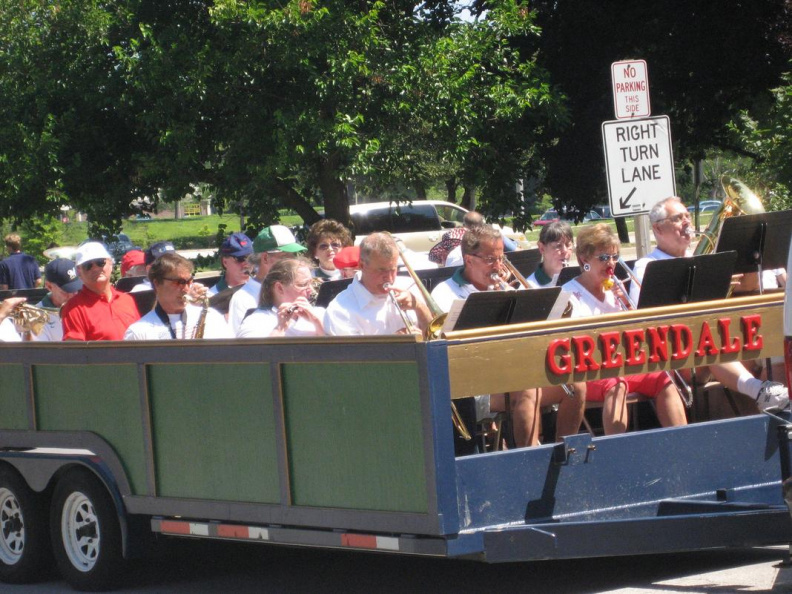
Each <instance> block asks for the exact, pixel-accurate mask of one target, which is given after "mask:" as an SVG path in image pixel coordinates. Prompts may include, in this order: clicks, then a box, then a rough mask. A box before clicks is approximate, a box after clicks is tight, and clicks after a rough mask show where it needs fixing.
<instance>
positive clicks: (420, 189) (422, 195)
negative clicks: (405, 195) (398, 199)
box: [414, 181, 426, 200]
mask: <svg viewBox="0 0 792 594" xmlns="http://www.w3.org/2000/svg"><path fill="white" fill-rule="evenodd" d="M414 186H415V199H416V200H426V184H425V183H423V182H422V181H417V182H415V184H414Z"/></svg>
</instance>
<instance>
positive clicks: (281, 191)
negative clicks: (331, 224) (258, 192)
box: [274, 179, 322, 225]
mask: <svg viewBox="0 0 792 594" xmlns="http://www.w3.org/2000/svg"><path fill="white" fill-rule="evenodd" d="M274 185H275V191H276V192H277V193H278V196H280V197H281V199H282V200H283V205H284V206H287V207H288V208H291V209H292V210H294V211H296V212H297V214H298V215H300V216H301V217H302V220H303V222H305V224H306V225H313V224H314V223H315V222H316V221H319V220H321V218H322V217H320V216H319V213H317V212H316V210H314V207H313V206H311V203H310V202H308V201H307V200H306V199H305V198H303V197H302V196H301V195H300V194H299V193H298V192H297V191H296V190H295V189H294V188H293V187H292V186H291V184H289V183H287V182H286V181H284V180H282V179H276V180H275V183H274Z"/></svg>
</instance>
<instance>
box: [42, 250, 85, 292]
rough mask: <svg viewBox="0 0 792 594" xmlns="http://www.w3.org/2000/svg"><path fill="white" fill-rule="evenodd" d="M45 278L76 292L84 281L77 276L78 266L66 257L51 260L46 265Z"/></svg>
mask: <svg viewBox="0 0 792 594" xmlns="http://www.w3.org/2000/svg"><path fill="white" fill-rule="evenodd" d="M44 278H46V279H47V281H49V282H51V283H55V284H56V285H58V287H60V288H61V289H63V290H64V291H66V292H67V293H76V292H77V291H79V290H80V289H82V281H81V280H80V277H79V276H77V266H76V265H75V264H74V262H73V261H72V260H68V259H66V258H56V259H54V260H50V261H49V262H48V263H47V265H46V266H45V267H44Z"/></svg>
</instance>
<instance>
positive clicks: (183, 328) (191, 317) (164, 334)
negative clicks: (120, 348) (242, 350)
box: [124, 304, 234, 340]
mask: <svg viewBox="0 0 792 594" xmlns="http://www.w3.org/2000/svg"><path fill="white" fill-rule="evenodd" d="M201 309H202V308H201V307H199V306H197V305H190V304H188V305H187V307H186V308H185V309H184V314H185V315H184V316H183V315H182V314H165V315H166V316H167V318H168V324H167V325H166V324H165V322H164V321H163V320H162V319H161V318H160V315H159V314H158V313H157V310H156V309H152V310H151V311H150V312H148V313H147V314H146V315H145V316H143V317H142V318H140V319H139V320H138V321H137V322H135V323H134V324H132V325H131V326H130V327H129V328H127V331H126V332H125V333H124V340H172V339H174V338H175V339H176V340H182V339H189V338H191V337H192V335H193V333H194V332H195V327H196V326H197V325H198V320H199V319H200V317H201ZM163 313H164V312H163ZM203 337H204V338H233V337H234V334H233V333H232V332H231V329H230V328H229V327H228V324H226V321H225V318H224V317H223V316H222V314H220V313H218V312H217V311H215V310H213V309H211V308H210V309H208V310H207V312H206V323H205V325H204V335H203Z"/></svg>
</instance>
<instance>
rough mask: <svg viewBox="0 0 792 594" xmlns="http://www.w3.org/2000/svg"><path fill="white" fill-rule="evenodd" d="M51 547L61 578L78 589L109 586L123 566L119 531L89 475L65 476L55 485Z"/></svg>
mask: <svg viewBox="0 0 792 594" xmlns="http://www.w3.org/2000/svg"><path fill="white" fill-rule="evenodd" d="M50 527H51V534H52V547H53V552H54V553H55V561H56V562H57V565H58V569H59V570H60V572H61V575H62V576H63V578H64V579H65V580H66V581H67V582H69V584H70V585H71V586H72V587H73V588H75V589H76V590H83V591H97V590H106V589H109V588H111V587H112V586H113V585H114V584H115V583H116V581H117V580H118V579H119V578H120V574H121V573H122V570H123V567H124V559H123V556H122V553H121V528H120V526H119V523H118V516H117V514H116V509H115V506H114V505H113V501H112V499H111V498H110V494H109V493H108V492H107V489H105V487H104V485H103V484H102V483H101V482H100V481H99V479H97V478H96V477H95V476H94V475H93V474H92V473H91V472H89V471H87V470H83V469H77V470H73V471H71V472H69V474H67V475H66V476H65V477H64V478H63V479H62V480H61V481H60V482H59V483H58V485H57V486H56V487H55V493H54V496H53V499H52V513H51V517H50Z"/></svg>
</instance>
